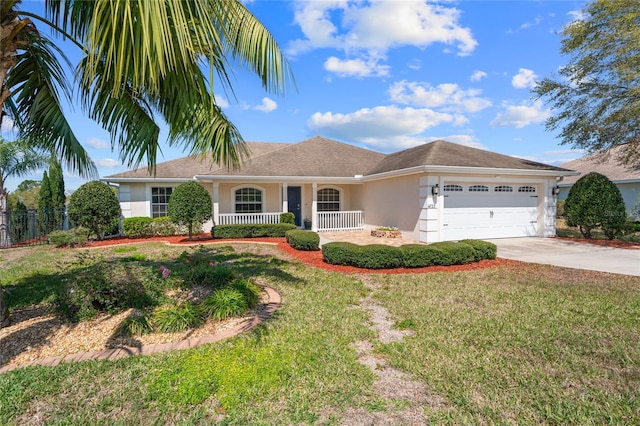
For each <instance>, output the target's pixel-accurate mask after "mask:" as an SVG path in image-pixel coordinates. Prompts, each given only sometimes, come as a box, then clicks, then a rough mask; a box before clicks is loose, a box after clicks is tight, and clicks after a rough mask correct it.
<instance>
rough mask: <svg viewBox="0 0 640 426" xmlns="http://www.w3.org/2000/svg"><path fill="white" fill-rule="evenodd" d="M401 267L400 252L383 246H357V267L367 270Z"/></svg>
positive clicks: (395, 248) (396, 248)
mask: <svg viewBox="0 0 640 426" xmlns="http://www.w3.org/2000/svg"><path fill="white" fill-rule="evenodd" d="M402 265H403V261H402V250H400V249H399V248H398V247H392V246H387V245H384V244H369V245H366V246H359V249H358V251H357V265H356V266H358V267H360V268H367V269H386V268H399V267H401V266H402Z"/></svg>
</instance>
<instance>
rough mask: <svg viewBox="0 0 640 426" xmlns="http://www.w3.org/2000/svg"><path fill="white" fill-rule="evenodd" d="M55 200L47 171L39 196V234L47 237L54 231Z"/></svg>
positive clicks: (43, 175) (44, 174) (43, 177)
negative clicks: (53, 213)
mask: <svg viewBox="0 0 640 426" xmlns="http://www.w3.org/2000/svg"><path fill="white" fill-rule="evenodd" d="M52 212H53V198H52V196H51V181H50V180H49V175H47V171H46V170H45V171H44V173H43V174H42V182H41V183H40V193H39V196H38V232H39V233H40V235H47V234H48V233H49V231H50V230H51V229H52V225H53V220H52Z"/></svg>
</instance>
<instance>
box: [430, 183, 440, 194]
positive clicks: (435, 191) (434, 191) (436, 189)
mask: <svg viewBox="0 0 640 426" xmlns="http://www.w3.org/2000/svg"><path fill="white" fill-rule="evenodd" d="M438 194H440V186H439V185H438V184H437V183H436V184H435V185H433V186H432V187H431V195H433V196H434V197H437V196H438Z"/></svg>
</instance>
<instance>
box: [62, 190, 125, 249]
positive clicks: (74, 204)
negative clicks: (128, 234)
mask: <svg viewBox="0 0 640 426" xmlns="http://www.w3.org/2000/svg"><path fill="white" fill-rule="evenodd" d="M68 214H69V220H70V221H71V224H72V225H73V226H84V227H85V228H88V229H89V230H91V232H93V233H94V234H95V235H96V238H98V239H102V238H103V237H104V231H105V229H106V228H107V227H108V226H109V225H110V224H111V223H112V222H113V221H114V219H117V218H119V217H120V202H118V197H117V196H116V194H115V193H114V192H113V189H112V188H111V187H110V186H109V185H107V184H106V183H104V182H99V181H92V182H87V183H85V184H84V185H82V186H81V187H80V188H78V189H77V190H76V191H75V192H74V193H73V194H71V197H70V198H69V207H68Z"/></svg>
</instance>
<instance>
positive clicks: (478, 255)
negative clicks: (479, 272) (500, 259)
mask: <svg viewBox="0 0 640 426" xmlns="http://www.w3.org/2000/svg"><path fill="white" fill-rule="evenodd" d="M458 242H459V243H463V244H468V245H470V246H471V247H473V251H474V260H475V261H476V262H479V261H481V260H484V259H495V258H496V255H497V254H498V247H497V246H496V245H495V244H493V243H490V242H488V241H482V240H460V241H458Z"/></svg>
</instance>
